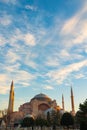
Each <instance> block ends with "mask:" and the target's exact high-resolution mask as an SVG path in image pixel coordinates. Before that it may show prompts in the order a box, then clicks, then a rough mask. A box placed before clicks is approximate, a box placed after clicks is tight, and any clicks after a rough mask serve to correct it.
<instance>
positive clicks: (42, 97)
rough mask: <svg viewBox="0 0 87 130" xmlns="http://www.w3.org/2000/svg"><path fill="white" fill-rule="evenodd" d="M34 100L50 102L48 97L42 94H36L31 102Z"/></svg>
mask: <svg viewBox="0 0 87 130" xmlns="http://www.w3.org/2000/svg"><path fill="white" fill-rule="evenodd" d="M34 99H37V100H41V101H52V100H51V98H50V97H48V96H47V95H45V94H43V93H40V94H37V95H36V96H34V98H32V100H34Z"/></svg>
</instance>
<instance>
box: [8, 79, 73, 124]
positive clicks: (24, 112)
mask: <svg viewBox="0 0 87 130" xmlns="http://www.w3.org/2000/svg"><path fill="white" fill-rule="evenodd" d="M71 108H72V110H71V114H72V115H75V109H74V96H73V90H72V88H71ZM51 110H55V111H57V110H58V111H60V112H62V113H64V111H65V110H64V97H63V95H62V108H61V107H60V106H59V105H57V103H56V100H52V99H51V98H50V97H48V96H47V95H45V94H43V93H40V94H37V95H35V96H34V97H33V98H32V99H31V100H30V101H29V102H26V103H24V104H21V105H20V106H19V110H18V111H14V83H13V81H12V83H11V88H10V94H9V104H8V114H9V115H10V119H11V122H14V121H18V120H20V119H22V118H24V117H26V116H33V117H34V118H35V117H37V116H38V115H46V114H47V112H48V111H49V112H50V111H51Z"/></svg>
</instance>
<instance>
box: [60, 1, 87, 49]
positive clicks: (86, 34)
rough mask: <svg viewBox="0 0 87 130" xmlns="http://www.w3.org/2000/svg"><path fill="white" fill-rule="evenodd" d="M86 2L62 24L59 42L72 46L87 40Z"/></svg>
mask: <svg viewBox="0 0 87 130" xmlns="http://www.w3.org/2000/svg"><path fill="white" fill-rule="evenodd" d="M86 14H87V2H85V4H84V6H83V8H81V9H80V11H78V12H77V13H76V14H75V15H74V16H73V17H71V18H70V19H68V20H66V21H65V23H64V24H63V26H62V28H61V31H60V36H63V40H62V39H61V42H62V43H63V45H64V46H66V47H69V48H71V47H73V46H76V45H79V44H82V45H84V44H85V43H86V41H87V17H86Z"/></svg>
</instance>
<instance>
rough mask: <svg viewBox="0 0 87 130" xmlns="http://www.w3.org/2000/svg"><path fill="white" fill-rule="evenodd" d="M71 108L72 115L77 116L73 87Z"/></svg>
mask: <svg viewBox="0 0 87 130" xmlns="http://www.w3.org/2000/svg"><path fill="white" fill-rule="evenodd" d="M71 108H72V111H71V113H72V115H75V108H74V96H73V90H72V86H71Z"/></svg>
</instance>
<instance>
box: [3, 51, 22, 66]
mask: <svg viewBox="0 0 87 130" xmlns="http://www.w3.org/2000/svg"><path fill="white" fill-rule="evenodd" d="M5 58H6V62H7V63H15V62H17V60H19V59H20V56H19V55H17V54H16V52H12V50H8V53H7V55H6V56H5Z"/></svg>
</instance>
